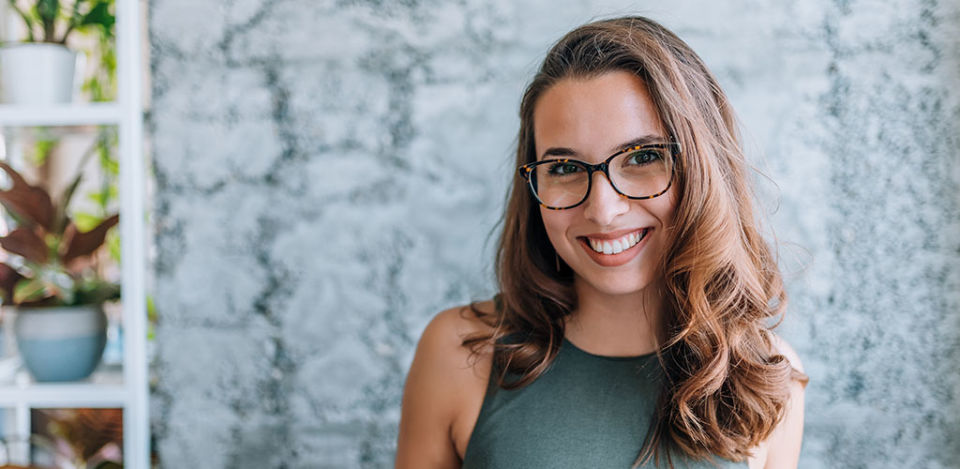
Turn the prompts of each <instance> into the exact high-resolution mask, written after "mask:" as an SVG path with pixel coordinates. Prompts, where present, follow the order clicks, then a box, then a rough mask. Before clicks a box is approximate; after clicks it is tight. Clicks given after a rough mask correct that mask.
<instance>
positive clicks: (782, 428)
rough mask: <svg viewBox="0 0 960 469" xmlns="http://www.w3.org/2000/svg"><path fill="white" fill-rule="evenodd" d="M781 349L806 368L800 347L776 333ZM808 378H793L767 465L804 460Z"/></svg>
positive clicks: (789, 465) (788, 467)
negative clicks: (792, 344)
mask: <svg viewBox="0 0 960 469" xmlns="http://www.w3.org/2000/svg"><path fill="white" fill-rule="evenodd" d="M772 337H773V344H774V347H775V348H776V349H777V352H778V353H780V354H781V355H783V356H784V357H786V359H787V361H788V362H790V366H792V367H793V368H794V369H795V370H797V371H800V372H803V371H804V370H803V362H801V360H800V355H798V354H797V352H796V350H794V348H793V347H792V346H791V345H790V344H789V343H787V341H786V340H784V339H783V338H782V337H780V336H778V335H777V334H772ZM805 388H806V383H805V382H800V381H797V380H792V381H791V382H790V397H789V400H788V402H787V407H786V411H785V413H784V416H783V420H781V421H780V423H779V424H778V425H777V428H775V429H774V431H773V433H772V434H771V435H770V437H769V438H768V439H767V441H766V446H767V448H766V452H767V457H766V463H765V464H764V466H763V467H764V469H795V468H796V467H797V465H798V463H799V460H800V447H801V444H802V440H803V407H804V389H805Z"/></svg>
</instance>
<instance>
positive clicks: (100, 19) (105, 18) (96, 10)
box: [77, 1, 116, 36]
mask: <svg viewBox="0 0 960 469" xmlns="http://www.w3.org/2000/svg"><path fill="white" fill-rule="evenodd" d="M115 22H116V18H115V17H114V16H113V14H112V13H110V3H109V2H106V1H101V2H98V3H97V4H96V5H94V6H93V8H91V9H90V11H89V12H87V14H86V15H83V17H81V18H80V21H79V22H77V28H85V27H88V26H100V28H101V32H102V33H103V34H104V35H108V36H109V35H112V32H113V24H114V23H115Z"/></svg>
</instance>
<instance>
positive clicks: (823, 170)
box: [149, 0, 960, 468]
mask: <svg viewBox="0 0 960 469" xmlns="http://www.w3.org/2000/svg"><path fill="white" fill-rule="evenodd" d="M672 3H673V4H674V6H673V7H671V9H669V10H666V9H663V8H660V9H651V8H649V7H644V6H643V5H642V4H636V3H630V2H592V1H587V0H581V1H577V0H565V1H555V0H538V1H525V2H513V1H509V0H495V1H479V0H466V1H458V2H451V1H441V0H424V1H417V0H395V1H391V0H379V1H376V0H370V1H359V0H357V1H340V2H333V1H322V2H321V1H315V0H276V1H269V0H233V1H214V0H153V1H152V2H151V4H150V11H149V15H150V17H149V18H150V19H149V21H150V29H151V31H150V44H151V51H152V61H151V68H152V72H153V75H152V79H153V85H152V86H153V89H152V98H153V109H152V111H151V114H150V116H149V126H150V130H151V131H152V135H153V143H152V152H153V155H154V158H155V169H156V176H157V183H158V195H157V200H156V205H157V214H156V232H155V233H156V243H157V245H158V252H159V257H158V260H157V265H156V273H157V285H156V295H157V305H158V309H159V312H160V315H161V323H160V325H159V328H158V330H157V347H158V352H159V356H158V360H157V363H156V367H155V370H156V372H157V374H158V376H159V385H158V391H157V392H156V393H155V394H154V395H153V416H152V418H153V424H154V425H153V426H154V431H155V436H156V438H157V443H158V449H159V452H160V455H161V458H162V461H163V464H164V466H165V467H169V468H174V467H211V468H212V467H231V468H240V467H243V468H247V467H249V468H263V467H276V468H279V467H287V468H299V467H304V468H306V467H311V468H314V467H338V468H339V467H343V468H351V467H389V466H390V465H391V464H392V459H393V452H394V449H393V448H394V445H395V438H396V425H397V420H398V417H399V406H400V395H401V390H402V385H403V379H404V374H405V372H406V369H407V367H408V366H409V363H410V360H411V359H412V353H413V347H414V345H415V343H416V340H417V338H418V337H419V335H420V333H421V331H422V330H423V327H424V326H425V324H426V322H427V321H428V320H429V319H430V317H432V315H433V314H435V313H436V312H437V311H439V310H440V309H442V308H445V307H448V306H451V305H454V304H458V303H463V302H465V301H468V300H470V299H475V298H481V297H485V296H487V295H489V294H490V293H491V289H492V286H491V280H490V278H491V274H490V268H489V260H490V257H491V245H492V240H491V241H490V244H485V242H486V240H487V235H488V233H489V231H490V229H491V228H492V226H493V223H494V222H495V221H496V219H497V217H498V216H499V211H500V209H501V205H502V200H503V193H504V190H505V186H506V181H507V180H508V178H509V177H511V174H512V168H511V165H512V163H511V162H510V152H511V150H512V148H511V145H512V143H513V138H514V135H515V131H516V126H517V119H516V117H515V115H516V109H517V106H518V101H519V94H520V92H521V90H522V88H523V86H524V85H525V84H526V82H527V80H528V79H529V78H530V76H531V74H532V72H533V70H534V67H535V66H536V64H537V62H538V61H539V60H540V58H541V57H542V54H543V53H544V52H545V51H546V49H547V47H548V46H549V44H550V43H551V42H552V41H554V40H556V39H557V38H559V36H560V35H561V34H562V33H563V32H565V31H567V30H569V29H571V28H572V27H574V26H576V25H577V24H580V23H582V22H585V21H587V20H589V19H591V18H593V17H597V16H601V15H603V16H606V15H610V14H621V13H629V12H640V13H645V14H649V15H651V16H653V17H654V18H656V19H659V20H661V21H662V22H664V23H665V24H667V25H668V26H670V27H672V28H674V29H675V30H676V31H677V32H678V33H679V34H680V35H681V37H684V38H685V39H686V40H688V42H690V43H691V45H692V46H693V47H694V49H696V50H697V51H698V52H700V54H701V55H702V56H703V57H704V59H705V60H706V61H707V63H708V64H709V65H710V66H711V67H712V69H713V70H714V71H715V72H716V74H717V75H718V76H719V78H720V80H721V82H722V84H723V85H724V87H725V88H726V91H727V92H728V94H729V95H730V96H731V98H732V100H733V102H734V104H735V106H736V108H737V110H738V111H739V113H740V115H741V118H742V120H743V123H744V125H745V128H746V136H747V142H748V145H749V148H750V153H751V155H753V158H754V159H755V161H756V162H757V165H758V166H759V167H760V168H761V169H762V170H763V172H764V173H765V174H767V175H768V176H770V179H771V180H772V183H771V182H770V181H767V180H763V179H761V180H760V182H761V186H760V193H761V198H762V199H763V201H764V202H763V206H764V208H765V209H766V211H767V212H770V213H771V214H770V215H769V220H770V222H771V223H770V225H772V227H773V229H774V231H775V233H776V235H777V237H778V239H779V241H780V242H781V250H782V255H783V268H784V270H785V272H786V274H787V280H788V282H789V291H790V293H791V296H792V303H791V307H790V310H789V312H788V316H787V320H786V322H785V323H784V325H783V326H781V329H780V331H781V334H783V335H784V336H786V337H787V339H788V340H789V341H790V342H791V343H792V344H793V345H794V347H795V348H796V349H797V350H798V351H799V353H800V355H801V357H802V358H803V360H804V363H805V366H806V368H807V371H808V373H809V374H810V376H811V384H810V386H809V387H808V391H807V418H806V422H807V423H806V435H805V440H804V450H803V455H802V461H801V467H804V468H834V467H836V468H841V467H842V468H867V467H869V468H901V467H926V468H947V467H960V417H958V416H960V397H958V392H960V372H958V371H957V364H958V363H960V341H958V337H960V138H958V131H960V6H958V4H957V2H953V1H951V2H946V1H940V2H938V1H934V0H929V1H921V0H913V1H907V0H902V1H896V0H888V1H877V2H860V1H853V0H835V1H826V0H816V1H803V2H800V1H791V2H765V1H760V0H755V1H751V0H737V1H730V2H722V4H723V6H717V4H719V3H721V2H712V1H706V0H704V1H679V2H672ZM638 7H639V8H638ZM760 155H763V157H762V158H761V157H760Z"/></svg>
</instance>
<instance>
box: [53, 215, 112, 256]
mask: <svg viewBox="0 0 960 469" xmlns="http://www.w3.org/2000/svg"><path fill="white" fill-rule="evenodd" d="M119 221H120V215H113V216H112V217H109V218H107V219H106V220H103V221H102V222H100V224H99V225H97V227H96V228H94V229H92V230H90V231H87V232H85V233H80V232H77V231H76V230H77V228H76V226H75V225H74V224H73V223H70V226H68V227H67V232H70V233H73V235H72V236H70V237H69V238H66V236H65V237H64V239H69V240H68V241H67V251H66V253H64V255H63V264H64V265H66V264H69V263H70V261H72V260H73V259H76V258H78V257H81V256H86V255H89V254H92V253H93V252H94V251H96V250H97V249H98V248H99V247H100V246H102V245H103V242H104V240H105V239H106V237H107V230H109V229H110V228H112V227H113V226H114V225H116V224H117V222H119Z"/></svg>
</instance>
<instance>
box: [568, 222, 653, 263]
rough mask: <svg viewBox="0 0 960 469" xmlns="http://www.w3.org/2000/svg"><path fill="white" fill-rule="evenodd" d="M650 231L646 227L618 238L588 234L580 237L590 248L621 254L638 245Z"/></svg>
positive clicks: (603, 253) (605, 253)
mask: <svg viewBox="0 0 960 469" xmlns="http://www.w3.org/2000/svg"><path fill="white" fill-rule="evenodd" d="M649 232H650V228H644V229H642V230H637V231H634V232H633V233H628V234H626V235H623V236H621V237H619V238H617V239H595V238H589V237H586V236H583V237H580V239H581V240H583V241H584V242H585V244H586V245H587V246H589V247H590V249H593V251H594V252H596V253H598V254H602V255H607V256H610V255H614V254H620V253H621V252H623V251H626V250H627V249H630V248H632V247H634V246H636V245H637V244H638V243H639V242H640V241H643V238H645V237H646V236H647V234H648V233H649Z"/></svg>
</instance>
